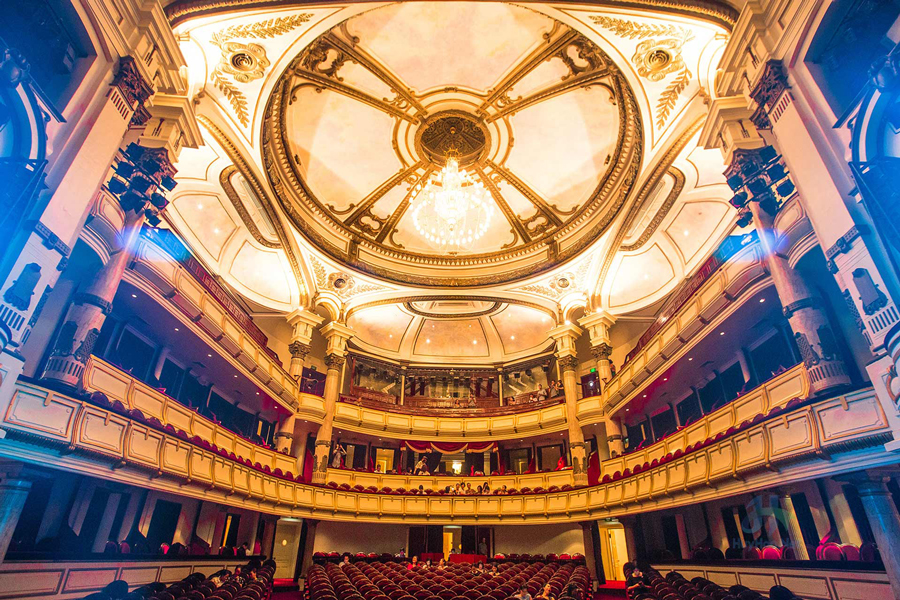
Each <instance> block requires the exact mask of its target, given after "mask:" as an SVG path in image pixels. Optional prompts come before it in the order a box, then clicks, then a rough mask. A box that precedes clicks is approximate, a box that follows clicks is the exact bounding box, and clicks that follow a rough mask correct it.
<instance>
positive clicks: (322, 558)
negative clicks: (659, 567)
mask: <svg viewBox="0 0 900 600" xmlns="http://www.w3.org/2000/svg"><path fill="white" fill-rule="evenodd" d="M345 556H349V557H350V558H351V560H352V561H353V562H377V561H380V562H391V561H394V560H396V561H397V562H401V563H402V562H407V559H406V558H405V557H404V558H395V557H394V556H392V555H390V554H388V553H384V554H376V553H375V552H370V553H368V554H367V553H365V552H357V553H356V554H351V553H350V552H344V553H343V554H341V553H340V552H316V553H314V554H313V563H315V564H324V563H327V562H332V563H339V562H341V561H342V560H343V559H344V557H345ZM493 560H494V562H497V563H501V562H525V563H529V562H557V561H563V562H566V561H574V562H576V563H579V562H580V563H582V564H583V563H584V555H583V554H580V553H577V552H576V553H575V554H567V553H563V554H547V555H546V556H545V555H543V554H515V553H513V554H495V555H494V558H493Z"/></svg>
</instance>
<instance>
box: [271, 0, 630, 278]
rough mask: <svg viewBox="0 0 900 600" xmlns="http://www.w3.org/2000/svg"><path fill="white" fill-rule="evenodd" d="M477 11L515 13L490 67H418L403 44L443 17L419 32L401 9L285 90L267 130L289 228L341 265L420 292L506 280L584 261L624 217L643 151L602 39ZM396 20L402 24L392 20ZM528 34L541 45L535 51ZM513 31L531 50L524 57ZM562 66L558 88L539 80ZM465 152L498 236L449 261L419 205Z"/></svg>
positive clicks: (278, 92)
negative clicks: (452, 159) (524, 31)
mask: <svg viewBox="0 0 900 600" xmlns="http://www.w3.org/2000/svg"><path fill="white" fill-rule="evenodd" d="M432 4H433V5H434V10H437V11H440V10H452V7H447V8H444V7H445V5H444V4H443V3H437V2H435V3H432ZM471 5H472V7H473V10H476V11H495V12H494V13H491V14H490V15H489V16H492V17H497V16H498V14H499V15H500V18H497V19H495V20H493V21H492V22H494V23H496V24H497V27H498V35H497V36H496V37H497V40H496V41H495V40H493V39H490V40H486V41H484V44H485V48H484V49H483V51H484V52H485V56H486V57H489V58H490V60H488V59H486V60H487V62H486V63H485V65H479V67H478V69H474V68H472V66H471V65H467V64H465V63H464V62H460V63H459V64H456V63H454V60H457V59H456V58H455V57H454V56H453V55H452V54H448V53H447V52H438V51H437V50H436V49H435V50H432V49H431V48H430V47H428V48H423V49H420V50H419V52H418V53H417V55H416V56H415V57H414V60H413V57H410V56H409V52H408V49H405V48H404V46H403V44H402V43H398V42H397V40H398V39H400V38H403V36H406V37H408V38H410V39H414V38H416V36H426V37H427V36H429V35H430V36H433V35H436V34H437V33H436V32H434V31H432V30H431V29H429V27H433V26H434V22H440V19H437V18H435V19H434V20H433V21H434V22H424V23H423V22H422V21H421V20H417V19H412V18H411V15H412V14H414V11H415V10H416V8H415V7H414V5H413V4H410V5H407V4H405V3H401V4H398V5H392V6H391V7H390V8H388V7H385V8H377V9H374V10H372V11H368V12H366V13H363V14H361V15H359V16H356V17H353V18H351V19H350V20H349V21H346V22H344V23H342V24H340V25H338V26H336V27H334V28H332V29H331V30H329V31H327V32H326V33H324V34H322V36H320V37H319V38H318V39H317V40H315V41H313V42H312V43H311V44H310V45H309V46H308V47H307V48H306V49H305V50H303V51H302V52H301V53H300V54H299V55H298V56H297V57H296V58H295V59H294V60H293V61H292V62H291V64H290V65H289V66H288V67H287V69H286V70H285V72H284V73H283V74H282V75H281V77H280V78H279V80H278V81H277V82H276V84H275V86H274V88H273V92H272V96H271V98H270V99H269V102H268V105H267V107H266V112H265V114H264V117H263V119H262V122H263V131H262V135H261V140H262V151H263V165H264V168H265V170H266V173H267V175H268V177H269V181H270V182H271V185H272V189H273V191H274V192H275V194H276V196H277V197H278V199H279V201H280V202H281V205H282V207H283V208H284V210H285V213H286V214H287V216H288V217H289V218H290V220H291V221H292V222H293V223H294V225H295V226H296V228H297V229H298V231H299V232H300V233H301V234H302V235H303V236H304V237H305V238H306V239H307V240H309V241H310V243H312V244H313V245H315V246H317V247H318V248H319V249H320V250H321V251H323V252H324V253H325V254H327V255H328V256H329V257H330V258H331V259H333V260H336V261H339V262H341V263H343V264H346V265H347V266H348V267H350V268H353V269H355V270H356V271H358V272H362V273H366V274H369V275H373V276H376V277H379V278H382V279H385V280H389V281H394V282H398V283H403V284H408V285H420V286H427V287H470V286H482V285H494V284H499V283H506V282H510V281H516V280H521V279H524V278H527V277H531V276H534V275H535V274H537V273H540V272H543V271H546V270H549V269H552V268H554V267H555V266H557V265H559V264H560V263H561V262H563V261H567V260H569V259H571V258H573V257H575V256H577V255H578V254H580V253H581V252H582V251H583V250H584V249H586V248H587V247H589V246H590V245H591V244H592V243H594V242H595V241H596V240H597V239H598V238H599V237H600V236H601V235H602V233H603V232H604V231H605V230H606V229H607V228H608V227H609V225H610V223H612V222H613V220H614V219H615V217H616V215H617V214H618V212H619V210H620V209H621V208H622V207H623V206H624V204H625V198H626V197H627V196H628V194H629V192H630V190H631V188H632V187H633V185H634V183H635V180H636V178H637V174H638V171H639V169H640V164H641V156H642V152H643V139H642V137H643V136H642V131H641V124H640V123H641V119H640V115H639V113H638V107H637V102H636V100H635V97H634V94H633V92H632V90H631V89H630V87H629V86H628V83H627V80H626V78H625V77H624V76H623V75H622V74H621V72H620V71H619V69H618V68H617V67H616V65H615V64H614V63H613V61H612V60H611V59H610V58H609V57H608V56H607V55H606V54H605V53H604V52H603V51H602V50H601V49H600V48H599V47H598V46H596V45H595V44H594V43H593V42H591V41H590V40H589V39H588V38H587V37H585V36H583V35H582V34H580V33H579V32H577V31H575V30H573V29H570V28H568V27H566V26H564V25H562V24H560V23H558V22H556V21H553V20H552V19H550V18H549V17H546V16H544V15H540V14H539V13H534V12H532V11H529V10H527V9H523V8H521V7H518V6H514V5H506V4H502V5H501V4H499V3H471ZM407 6H409V7H410V8H407ZM382 10H385V11H386V13H387V14H386V15H385V16H387V15H393V16H392V17H391V18H390V19H388V20H387V21H382V20H381V19H384V18H385V16H379V13H380V11H382ZM406 11H412V12H411V13H410V17H407V16H405V13H406ZM395 12H396V13H397V14H394V13H395ZM501 13H502V14H501ZM485 15H488V13H485ZM506 18H508V19H509V21H508V22H506V23H504V19H506ZM523 20H524V21H523ZM523 22H524V23H525V25H522V23H523ZM385 23H388V24H387V25H386V24H385ZM521 27H531V28H532V29H533V32H534V35H533V39H528V38H526V39H524V40H522V39H521V36H520V33H521ZM507 28H508V29H507ZM419 29H421V31H419ZM503 31H508V32H510V35H512V32H513V31H515V32H516V39H517V40H520V41H519V42H517V43H521V46H520V47H518V48H515V49H513V50H510V49H509V46H510V43H511V42H510V41H509V39H507V38H504V37H503V35H502V33H503ZM491 44H496V45H497V49H496V50H494V49H493V48H492V47H491ZM429 52H431V54H429ZM497 57H500V58H497ZM548 63H550V64H551V66H552V71H551V73H552V74H551V76H550V77H546V75H540V76H538V75H532V73H534V72H535V71H536V70H537V69H539V68H542V66H543V65H545V64H548ZM426 65H434V68H433V69H427V68H424V66H426ZM443 67H447V68H443ZM488 67H490V69H489V73H490V77H493V78H494V79H493V83H491V79H490V77H486V76H485V75H484V74H483V71H484V70H485V69H486V68H488ZM423 70H424V71H427V73H424V74H423ZM454 70H456V72H458V73H459V74H458V75H454V74H453V72H454ZM476 71H482V72H476ZM469 74H471V75H469ZM444 76H446V77H447V79H446V80H443V79H442V77H444ZM467 77H469V79H466V78H467ZM425 80H427V81H425ZM423 81H424V83H420V82H423ZM476 82H477V83H476ZM545 103H548V106H546V107H545V106H544V104H545ZM549 103H555V104H554V105H552V106H550V105H549ZM551 114H553V115H554V117H553V124H552V125H550V124H549V122H548V121H547V119H548V115H551ZM325 124H327V127H330V128H331V130H329V129H325V128H323V127H325ZM573 138H574V140H575V142H574V143H573V141H572V140H573ZM570 152H571V155H569V153H570ZM451 153H453V154H455V156H456V158H457V161H458V164H459V166H460V167H461V168H460V170H462V169H463V168H464V169H465V171H466V172H467V173H468V174H469V176H470V180H471V183H472V184H474V185H475V186H477V187H478V188H479V191H481V192H482V197H483V198H484V202H485V206H486V207H489V209H490V210H491V211H492V213H493V218H492V219H491V220H490V221H491V223H490V226H489V227H485V228H484V231H483V232H481V230H480V229H478V228H476V227H472V228H471V229H472V232H473V234H472V236H471V237H472V241H471V242H469V240H468V238H469V235H468V230H469V227H468V225H467V226H466V228H465V232H466V236H465V238H466V240H465V241H466V244H459V245H457V244H454V247H453V248H443V247H442V248H437V250H438V251H437V252H436V251H435V250H436V248H435V246H434V244H433V243H430V242H429V240H428V239H427V238H426V237H425V236H423V235H421V233H420V232H421V229H419V230H418V231H417V227H416V223H415V217H416V216H417V214H418V213H417V212H416V207H417V204H416V203H417V201H418V200H417V197H416V196H417V194H418V192H420V191H421V188H423V187H425V185H426V182H430V181H432V180H433V175H434V174H435V173H436V172H438V171H440V170H441V169H442V168H444V167H445V162H446V158H447V156H448V154H451ZM420 196H421V195H420ZM433 212H434V211H433ZM419 216H421V215H419ZM434 229H435V236H436V237H439V236H438V235H437V234H438V233H444V234H445V236H444V237H445V238H446V233H447V232H448V231H449V227H443V228H441V232H438V229H439V228H438V227H434ZM429 231H430V227H429ZM476 231H477V232H479V233H480V237H479V236H478V235H476Z"/></svg>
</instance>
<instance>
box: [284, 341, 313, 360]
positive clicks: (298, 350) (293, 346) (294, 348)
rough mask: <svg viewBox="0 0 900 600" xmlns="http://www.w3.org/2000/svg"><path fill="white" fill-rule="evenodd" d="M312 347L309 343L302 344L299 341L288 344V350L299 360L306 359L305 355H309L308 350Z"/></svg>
mask: <svg viewBox="0 0 900 600" xmlns="http://www.w3.org/2000/svg"><path fill="white" fill-rule="evenodd" d="M311 349H312V348H311V347H310V345H309V344H304V343H302V342H299V341H293V342H291V343H290V344H288V351H289V352H290V353H291V356H292V357H293V358H299V359H301V360H306V357H307V356H308V355H309V352H310V350H311Z"/></svg>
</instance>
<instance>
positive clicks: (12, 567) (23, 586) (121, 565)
mask: <svg viewBox="0 0 900 600" xmlns="http://www.w3.org/2000/svg"><path fill="white" fill-rule="evenodd" d="M247 561H248V559H247V558H239V557H234V556H232V557H224V556H186V557H183V558H180V559H174V558H167V557H162V556H160V557H150V558H132V557H129V556H127V555H121V554H113V555H108V554H107V555H99V556H94V557H92V558H91V559H90V560H44V559H36V560H18V559H16V558H12V559H10V558H7V559H6V560H4V561H3V564H0V599H2V600H6V599H10V600H12V599H15V598H38V599H40V600H51V599H54V600H55V599H56V598H60V599H61V598H83V597H84V596H87V595H88V594H91V593H93V592H99V591H100V590H101V589H103V587H104V586H106V585H107V584H109V583H112V582H113V581H115V580H117V579H122V580H124V581H126V582H128V587H129V589H133V588H135V587H138V586H141V585H145V584H147V583H153V582H154V581H159V582H162V583H175V582H176V581H181V580H182V579H184V578H185V577H187V576H188V575H190V574H191V573H194V572H197V571H199V572H201V573H206V574H208V575H209V574H212V573H215V572H216V571H218V570H220V569H229V570H231V571H234V568H235V567H237V566H243V565H246V564H247Z"/></svg>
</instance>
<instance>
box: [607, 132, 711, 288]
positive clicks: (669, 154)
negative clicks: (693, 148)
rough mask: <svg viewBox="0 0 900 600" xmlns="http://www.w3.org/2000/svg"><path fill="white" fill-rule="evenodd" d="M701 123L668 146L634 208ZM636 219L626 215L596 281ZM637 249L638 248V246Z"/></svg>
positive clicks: (608, 265)
mask: <svg viewBox="0 0 900 600" xmlns="http://www.w3.org/2000/svg"><path fill="white" fill-rule="evenodd" d="M703 122H704V119H703V118H702V117H701V118H699V119H697V120H696V121H694V123H693V124H691V126H690V127H688V128H687V129H686V130H685V131H684V133H682V134H681V135H680V136H678V139H677V140H675V142H674V143H673V144H672V145H671V146H669V148H668V149H666V152H665V153H664V154H663V155H662V158H661V159H660V161H659V162H658V163H657V164H656V166H655V167H654V168H653V172H652V173H651V174H650V177H648V178H647V180H646V181H645V182H644V185H643V186H641V189H640V191H639V192H638V194H637V197H636V199H635V201H634V202H633V203H632V204H633V205H634V206H640V205H641V204H643V203H644V202H645V201H646V199H647V196H648V195H649V194H650V192H651V191H652V190H653V188H654V187H656V184H657V183H658V182H659V180H660V178H661V177H662V176H663V175H665V173H666V172H667V171H668V170H669V167H670V166H671V165H672V163H673V162H674V161H675V159H676V158H678V155H679V154H680V153H681V151H682V150H684V147H685V146H687V143H688V142H689V141H690V140H691V138H692V137H693V136H694V134H695V133H697V131H698V130H699V129H700V128H701V127H702V126H703ZM673 202H674V201H673ZM670 208H671V207H670ZM664 216H665V215H664ZM636 217H637V215H636V214H635V212H634V211H632V212H631V213H630V214H629V215H628V217H627V218H626V219H625V221H624V222H623V223H622V225H621V227H619V230H618V231H617V232H616V238H615V240H614V241H613V243H612V244H611V245H610V247H609V248H610V249H609V252H607V254H606V258H605V259H604V261H603V267H602V268H601V270H600V276H599V277H598V278H597V281H600V282H602V281H605V280H606V276H607V275H608V274H609V268H610V266H611V265H612V261H613V259H614V258H615V256H616V252H618V251H619V250H623V249H624V248H622V247H621V245H622V240H623V239H625V234H626V232H627V231H628V229H629V228H630V227H631V223H632V222H633V221H634V219H635V218H636ZM660 220H661V219H660ZM648 239H649V238H648ZM644 243H646V240H644V242H642V243H641V245H643V244H644ZM638 248H640V246H638ZM591 295H592V296H593V295H594V293H593V292H592V293H591Z"/></svg>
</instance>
